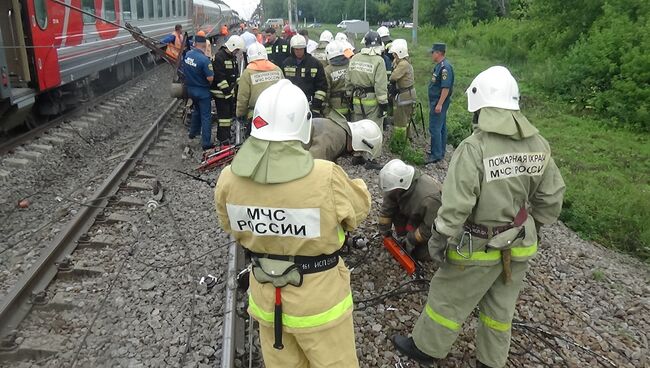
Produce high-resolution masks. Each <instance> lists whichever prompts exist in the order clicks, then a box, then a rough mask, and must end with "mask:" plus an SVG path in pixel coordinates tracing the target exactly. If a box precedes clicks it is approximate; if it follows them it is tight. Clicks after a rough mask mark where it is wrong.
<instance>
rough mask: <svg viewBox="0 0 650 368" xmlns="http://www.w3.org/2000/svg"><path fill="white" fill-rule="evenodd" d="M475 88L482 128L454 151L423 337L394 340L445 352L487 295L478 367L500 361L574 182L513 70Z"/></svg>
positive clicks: (412, 350)
mask: <svg viewBox="0 0 650 368" xmlns="http://www.w3.org/2000/svg"><path fill="white" fill-rule="evenodd" d="M466 94H467V100H468V101H467V106H468V110H469V111H470V112H473V113H474V122H475V123H476V125H477V129H476V130H475V131H474V134H472V135H471V136H470V137H468V138H466V139H465V140H463V141H462V142H461V143H460V145H459V146H458V148H457V149H456V151H455V152H454V154H453V157H452V159H451V164H450V166H449V171H448V173H447V178H446V180H445V182H444V185H443V189H442V206H441V207H440V210H438V215H437V217H436V219H435V221H434V226H433V228H432V236H431V239H430V240H429V252H430V254H431V257H432V258H433V259H434V260H438V261H439V262H440V263H441V266H440V268H439V269H438V271H437V272H436V274H435V275H434V276H433V279H432V280H431V284H430V289H429V296H428V299H427V303H426V305H425V308H424V311H422V313H421V314H420V317H419V319H418V321H417V323H416V325H415V328H414V330H413V336H412V337H409V338H407V337H404V336H394V337H393V342H394V344H395V346H396V347H397V349H398V350H399V351H401V352H402V353H403V354H406V355H407V356H409V357H411V358H413V359H416V360H418V361H420V362H423V363H425V364H430V363H431V362H432V361H434V359H440V358H444V357H445V356H446V355H447V353H448V352H449V350H450V349H451V346H452V344H453V343H454V341H455V340H456V338H457V337H458V335H459V333H460V330H461V326H462V324H463V322H464V321H465V319H466V318H467V316H468V315H469V314H470V313H472V311H473V310H474V308H475V307H476V305H477V304H478V307H479V314H478V319H479V323H478V329H477V331H476V352H477V360H478V362H477V367H491V368H500V367H503V366H505V364H506V361H507V358H508V350H509V348H510V336H511V329H512V318H513V315H514V312H515V305H516V302H517V298H518V294H519V292H520V290H521V289H522V287H523V286H524V277H525V274H526V271H527V270H528V260H530V259H531V258H533V257H534V256H535V254H536V253H537V247H538V244H537V239H538V238H537V233H538V231H539V227H540V226H541V225H542V224H550V223H552V222H555V221H556V220H557V218H558V216H559V215H560V210H561V209H562V198H563V195H564V189H565V186H564V181H563V180H562V176H561V174H560V171H559V169H558V168H557V166H556V165H555V162H554V161H553V158H552V157H551V149H550V147H549V144H548V142H547V141H546V140H545V139H544V138H543V137H542V136H541V135H540V134H539V132H538V130H537V129H536V128H535V127H534V126H533V125H532V124H531V123H530V122H528V120H527V119H526V117H525V116H524V115H523V114H522V113H521V111H519V87H518V86H517V82H516V81H515V79H514V78H513V77H512V75H511V74H510V72H509V71H508V69H506V68H504V67H501V66H495V67H491V68H489V69H487V70H485V71H483V72H482V73H480V74H479V75H478V76H477V77H476V78H475V79H474V81H472V83H471V84H470V86H469V88H468V89H467V91H466ZM443 260H444V262H442V261H443Z"/></svg>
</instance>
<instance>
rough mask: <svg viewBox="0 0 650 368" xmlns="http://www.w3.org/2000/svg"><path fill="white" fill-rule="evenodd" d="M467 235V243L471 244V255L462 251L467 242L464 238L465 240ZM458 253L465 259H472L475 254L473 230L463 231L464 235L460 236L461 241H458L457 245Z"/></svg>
mask: <svg viewBox="0 0 650 368" xmlns="http://www.w3.org/2000/svg"><path fill="white" fill-rule="evenodd" d="M466 235H467V236H468V237H469V238H468V241H467V244H468V246H469V255H467V256H466V255H464V254H463V253H462V252H461V251H460V248H462V247H463V243H465V241H464V240H465V236H466ZM456 253H458V255H459V256H461V257H463V258H465V259H470V258H472V255H473V254H474V244H473V242H472V233H471V232H469V231H467V230H465V231H463V235H461V237H460V242H458V244H457V245H456Z"/></svg>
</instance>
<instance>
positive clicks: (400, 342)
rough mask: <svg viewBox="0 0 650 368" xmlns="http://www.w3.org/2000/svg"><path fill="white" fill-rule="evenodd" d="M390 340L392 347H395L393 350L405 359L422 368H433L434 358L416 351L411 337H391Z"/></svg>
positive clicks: (416, 348)
mask: <svg viewBox="0 0 650 368" xmlns="http://www.w3.org/2000/svg"><path fill="white" fill-rule="evenodd" d="M392 340H393V345H395V348H396V349H397V350H398V351H399V352H400V353H402V354H404V355H406V356H407V357H409V358H411V359H413V360H415V361H416V362H418V363H420V364H422V365H424V366H427V367H431V366H433V363H435V362H436V361H437V359H436V358H434V357H431V356H429V355H427V354H425V353H423V352H422V350H420V349H418V347H417V346H415V342H414V341H413V338H412V337H404V336H400V335H395V336H393V338H392Z"/></svg>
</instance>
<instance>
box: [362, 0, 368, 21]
mask: <svg viewBox="0 0 650 368" xmlns="http://www.w3.org/2000/svg"><path fill="white" fill-rule="evenodd" d="M367 7H368V0H363V21H364V22H367V21H368V20H367V19H366V14H367V12H366V10H367Z"/></svg>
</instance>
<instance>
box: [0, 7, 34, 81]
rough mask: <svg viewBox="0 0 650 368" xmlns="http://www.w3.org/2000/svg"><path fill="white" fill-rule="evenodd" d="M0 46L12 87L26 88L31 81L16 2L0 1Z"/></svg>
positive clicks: (19, 10)
mask: <svg viewBox="0 0 650 368" xmlns="http://www.w3.org/2000/svg"><path fill="white" fill-rule="evenodd" d="M0 46H1V47H2V48H3V51H4V56H5V61H6V67H7V72H8V73H7V74H8V77H9V79H10V81H11V85H12V86H13V87H27V84H28V83H29V82H30V81H31V74H30V73H29V62H28V60H29V59H28V57H27V48H26V47H25V33H24V28H23V18H22V15H21V5H20V2H19V1H18V0H11V1H0Z"/></svg>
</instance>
